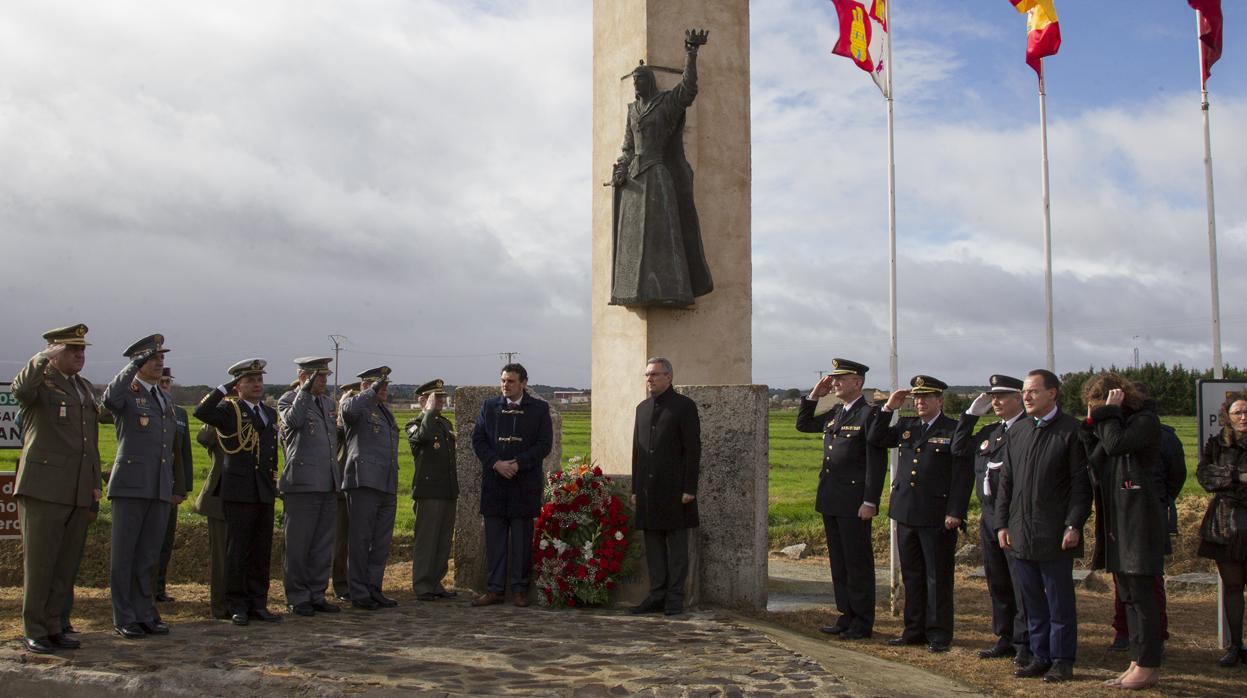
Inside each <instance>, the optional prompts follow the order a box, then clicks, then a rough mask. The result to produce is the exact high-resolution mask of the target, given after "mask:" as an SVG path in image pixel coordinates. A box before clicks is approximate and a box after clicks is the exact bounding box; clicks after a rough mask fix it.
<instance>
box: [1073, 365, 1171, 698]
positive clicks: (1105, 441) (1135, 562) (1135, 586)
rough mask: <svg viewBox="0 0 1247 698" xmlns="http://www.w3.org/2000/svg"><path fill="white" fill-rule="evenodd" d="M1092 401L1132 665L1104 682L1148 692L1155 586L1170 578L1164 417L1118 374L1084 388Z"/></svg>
mask: <svg viewBox="0 0 1247 698" xmlns="http://www.w3.org/2000/svg"><path fill="white" fill-rule="evenodd" d="M1082 398H1083V402H1085V403H1087V424H1086V427H1085V430H1084V435H1085V439H1086V441H1085V442H1086V444H1087V454H1088V462H1089V464H1090V467H1091V474H1092V477H1093V479H1094V480H1095V482H1096V484H1097V485H1098V487H1099V489H1100V492H1101V497H1102V502H1103V507H1102V508H1101V510H1100V512H1099V516H1100V517H1102V519H1103V525H1101V524H1100V523H1099V522H1097V525H1096V528H1097V531H1102V536H1103V540H1097V541H1096V544H1097V547H1100V548H1102V549H1103V551H1104V567H1105V568H1106V569H1107V570H1108V571H1109V572H1112V573H1113V580H1114V582H1115V583H1116V585H1117V594H1118V595H1119V596H1120V597H1121V600H1122V602H1123V603H1124V604H1125V605H1126V624H1127V626H1128V627H1129V630H1130V659H1131V662H1130V667H1129V668H1127V669H1126V670H1125V671H1124V672H1122V674H1121V675H1120V676H1118V677H1117V678H1114V679H1110V680H1109V681H1107V682H1105V683H1106V684H1107V685H1109V686H1113V687H1116V688H1124V689H1132V690H1137V689H1143V688H1148V687H1150V686H1154V685H1156V682H1157V681H1159V680H1160V662H1161V656H1162V653H1163V645H1162V640H1161V626H1160V607H1159V605H1158V603H1157V601H1156V593H1155V589H1154V585H1155V583H1156V577H1157V575H1160V574H1162V573H1163V572H1164V565H1165V543H1166V542H1167V540H1168V534H1167V533H1166V528H1165V522H1166V519H1165V497H1166V495H1165V490H1164V486H1163V483H1158V482H1157V479H1156V477H1155V473H1156V472H1157V470H1158V463H1159V461H1160V419H1159V418H1158V417H1157V416H1156V413H1155V411H1153V409H1152V408H1151V405H1150V403H1149V402H1148V401H1147V400H1146V398H1145V397H1144V396H1143V394H1142V393H1140V392H1139V390H1138V388H1136V387H1135V386H1134V384H1133V383H1131V382H1130V381H1128V380H1126V379H1125V378H1123V377H1121V376H1119V375H1117V374H1116V373H1111V372H1106V373H1100V374H1098V375H1095V376H1092V377H1091V378H1090V379H1089V380H1088V381H1087V382H1086V383H1085V384H1084V385H1083V389H1082Z"/></svg>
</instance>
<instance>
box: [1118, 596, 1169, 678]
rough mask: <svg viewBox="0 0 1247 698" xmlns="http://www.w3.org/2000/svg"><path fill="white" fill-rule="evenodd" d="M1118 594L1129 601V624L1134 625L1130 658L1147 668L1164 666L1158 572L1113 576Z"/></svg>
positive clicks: (1125, 601) (1127, 611) (1127, 602)
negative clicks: (1157, 588)
mask: <svg viewBox="0 0 1247 698" xmlns="http://www.w3.org/2000/svg"><path fill="white" fill-rule="evenodd" d="M1113 578H1114V579H1116V580H1117V595H1118V596H1120V597H1121V602H1122V603H1124V604H1126V625H1127V626H1128V627H1129V628H1130V659H1132V660H1134V661H1135V662H1136V663H1138V665H1139V666H1141V667H1145V668H1149V669H1151V668H1155V667H1158V666H1160V657H1161V651H1162V648H1163V647H1164V645H1163V643H1162V641H1161V639H1160V604H1158V603H1156V575H1153V574H1122V573H1121V572H1117V573H1115V574H1114V575H1113Z"/></svg>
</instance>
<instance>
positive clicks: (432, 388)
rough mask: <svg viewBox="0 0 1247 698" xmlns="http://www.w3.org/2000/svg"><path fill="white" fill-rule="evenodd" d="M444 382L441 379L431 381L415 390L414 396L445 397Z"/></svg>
mask: <svg viewBox="0 0 1247 698" xmlns="http://www.w3.org/2000/svg"><path fill="white" fill-rule="evenodd" d="M445 394H446V382H445V381H443V380H442V379H441V378H437V379H435V380H431V381H429V382H428V383H425V384H424V385H422V386H420V387H419V388H417V389H416V395H445Z"/></svg>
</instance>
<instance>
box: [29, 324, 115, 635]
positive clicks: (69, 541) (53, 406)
mask: <svg viewBox="0 0 1247 698" xmlns="http://www.w3.org/2000/svg"><path fill="white" fill-rule="evenodd" d="M86 334H87V326H86V325H81V324H79V325H71V326H69V327H62V328H58V329H55V330H51V331H49V332H45V333H44V335H43V338H44V340H45V341H46V342H47V343H48V344H47V347H46V348H44V349H43V351H40V352H39V353H38V354H35V355H34V356H33V357H31V359H30V361H29V362H27V364H26V366H25V367H24V368H22V370H21V372H19V373H18V374H17V376H16V377H15V378H13V397H14V398H16V399H17V404H18V409H19V410H20V412H19V419H21V421H22V452H21V456H20V458H19V459H18V465H17V484H16V490H15V495H16V499H17V511H18V517H19V519H20V521H21V527H22V582H23V583H22V586H23V598H22V624H23V627H24V630H25V638H24V640H23V644H24V645H25V647H26V649H27V650H28V651H30V652H35V653H38V654H48V653H50V652H53V651H55V650H56V649H76V648H78V647H79V646H80V645H81V643H80V642H79V641H78V640H74V639H72V638H69V637H66V636H65V633H64V632H63V631H64V630H65V627H66V626H68V618H67V617H66V618H64V619H62V616H61V612H62V610H63V609H64V608H65V606H66V603H67V601H68V599H69V597H70V595H71V594H72V593H73V588H74V577H75V576H76V575H77V571H78V562H79V560H80V559H81V558H82V549H83V546H84V545H85V543H86V539H87V525H88V523H89V522H90V519H91V506H92V505H93V504H95V503H96V502H97V501H99V498H100V496H101V492H100V452H99V443H98V442H99V433H100V431H99V423H98V422H99V408H98V407H97V406H96V404H95V396H94V394H93V393H92V391H91V384H90V383H88V382H87V381H86V380H85V379H83V378H82V376H80V375H78V374H79V373H80V372H81V371H82V367H83V366H84V365H85V364H86V348H87V345H88V342H87V341H86Z"/></svg>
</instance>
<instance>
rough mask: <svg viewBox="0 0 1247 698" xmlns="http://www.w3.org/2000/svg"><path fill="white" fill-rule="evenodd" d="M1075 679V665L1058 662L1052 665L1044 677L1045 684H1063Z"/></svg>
mask: <svg viewBox="0 0 1247 698" xmlns="http://www.w3.org/2000/svg"><path fill="white" fill-rule="evenodd" d="M1072 678H1074V665H1073V664H1071V663H1069V662H1062V661H1057V662H1053V663H1052V668H1051V669H1049V670H1048V672H1047V673H1046V674H1044V675H1043V681H1044V683H1061V682H1064V681H1069V680H1070V679H1072Z"/></svg>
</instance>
